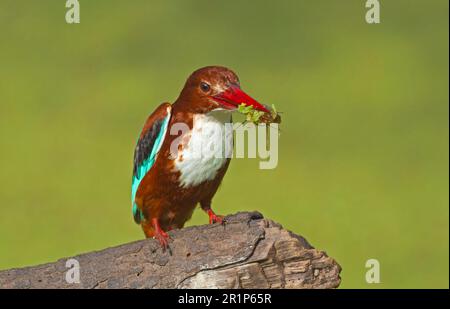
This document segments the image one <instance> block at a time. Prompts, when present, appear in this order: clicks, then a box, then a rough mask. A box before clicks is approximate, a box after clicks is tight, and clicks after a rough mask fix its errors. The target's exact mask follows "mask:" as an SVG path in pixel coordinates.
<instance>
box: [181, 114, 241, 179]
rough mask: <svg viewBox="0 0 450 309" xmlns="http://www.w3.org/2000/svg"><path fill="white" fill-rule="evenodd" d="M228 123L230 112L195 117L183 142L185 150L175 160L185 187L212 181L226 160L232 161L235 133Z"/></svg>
mask: <svg viewBox="0 0 450 309" xmlns="http://www.w3.org/2000/svg"><path fill="white" fill-rule="evenodd" d="M225 123H231V113H230V112H229V111H222V110H218V111H212V112H210V113H208V114H196V115H194V119H193V128H192V130H191V131H190V132H189V133H187V135H186V138H183V143H182V149H181V150H180V151H179V152H178V157H177V158H176V159H175V169H176V170H177V171H179V172H180V184H181V186H182V187H191V186H196V185H199V184H201V183H202V182H204V181H207V180H213V179H214V178H215V177H216V175H217V172H218V171H219V170H220V168H222V167H223V166H224V164H225V163H226V162H227V160H228V159H227V158H231V153H232V152H233V131H232V130H226V129H225Z"/></svg>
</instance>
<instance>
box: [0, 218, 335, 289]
mask: <svg viewBox="0 0 450 309" xmlns="http://www.w3.org/2000/svg"><path fill="white" fill-rule="evenodd" d="M226 221H227V223H226V225H221V224H213V225H203V226H195V227H189V228H184V229H181V230H175V231H171V232H170V236H171V238H172V239H173V241H171V242H170V244H169V245H170V251H166V252H163V251H162V250H161V248H160V246H159V244H158V243H157V242H156V241H155V240H153V239H146V240H141V241H136V242H132V243H128V244H124V245H121V246H118V247H113V248H108V249H104V250H101V251H96V252H90V253H86V254H81V255H78V256H75V257H73V258H75V259H76V260H77V261H78V262H79V264H80V283H72V284H70V283H67V282H66V280H65V276H66V272H67V270H68V268H66V261H67V260H68V259H69V258H65V259H60V260H58V261H57V262H55V263H49V264H44V265H39V266H32V267H26V268H20V269H10V270H4V271H0V287H1V288H336V287H338V286H339V284H340V276H339V273H340V271H341V268H340V266H339V265H338V264H337V262H336V261H335V260H334V259H332V258H330V257H328V256H327V254H326V253H325V252H323V251H320V250H317V249H314V248H313V247H312V246H311V245H310V244H309V243H308V242H307V241H306V240H305V239H304V238H303V237H301V236H298V235H295V234H293V233H291V232H289V231H287V230H285V229H283V228H282V227H281V225H279V224H277V223H275V222H273V221H271V220H268V219H264V218H263V217H262V215H261V214H260V213H257V212H252V213H248V212H243V213H238V214H235V215H231V216H228V217H226Z"/></svg>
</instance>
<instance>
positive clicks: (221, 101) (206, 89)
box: [174, 66, 268, 113]
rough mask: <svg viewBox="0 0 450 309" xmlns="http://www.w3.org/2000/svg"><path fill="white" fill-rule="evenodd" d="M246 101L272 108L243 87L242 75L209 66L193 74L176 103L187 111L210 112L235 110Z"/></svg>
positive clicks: (253, 104) (261, 107)
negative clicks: (241, 82) (261, 102)
mask: <svg viewBox="0 0 450 309" xmlns="http://www.w3.org/2000/svg"><path fill="white" fill-rule="evenodd" d="M242 103H243V104H245V105H251V106H253V108H254V109H256V110H260V111H264V112H268V110H267V109H266V108H265V107H264V105H262V104H260V103H258V102H257V101H256V100H255V99H253V98H251V97H250V96H249V95H247V94H246V93H245V92H244V91H242V89H241V87H240V83H239V78H238V77H237V75H236V74H235V73H234V72H233V71H231V70H230V69H228V68H225V67H220V66H209V67H204V68H201V69H198V70H197V71H195V72H194V73H192V74H191V76H189V78H188V79H187V81H186V84H185V85H184V88H183V90H182V91H181V93H180V96H179V97H178V99H177V100H176V102H175V103H174V105H175V106H178V107H182V108H183V110H184V111H187V112H193V113H208V112H210V111H213V110H218V109H223V110H235V109H236V108H237V107H238V106H239V105H240V104H242Z"/></svg>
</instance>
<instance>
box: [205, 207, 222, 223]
mask: <svg viewBox="0 0 450 309" xmlns="http://www.w3.org/2000/svg"><path fill="white" fill-rule="evenodd" d="M206 213H207V214H208V216H209V224H213V223H222V221H223V216H220V215H216V214H215V213H214V211H212V209H208V210H207V211H206Z"/></svg>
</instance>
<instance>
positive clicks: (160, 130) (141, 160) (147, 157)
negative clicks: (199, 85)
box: [131, 113, 170, 223]
mask: <svg viewBox="0 0 450 309" xmlns="http://www.w3.org/2000/svg"><path fill="white" fill-rule="evenodd" d="M169 119H170V113H168V114H167V116H166V117H164V118H163V119H159V120H156V121H155V122H154V123H153V125H152V126H151V128H150V129H148V130H147V132H145V134H144V135H143V136H141V138H140V139H139V140H138V142H137V145H136V149H135V151H134V168H133V179H132V184H131V204H132V211H133V217H134V221H135V222H136V223H140V222H141V221H142V220H144V214H143V213H142V211H141V210H140V209H139V207H138V205H137V204H136V202H135V197H136V192H137V190H138V188H139V185H140V183H141V181H142V179H143V178H144V177H145V175H146V174H147V173H148V171H149V170H150V169H151V168H152V166H153V164H154V163H155V161H156V157H157V155H158V152H159V150H160V149H161V146H162V143H163V141H164V137H165V136H166V132H167V126H168V124H169Z"/></svg>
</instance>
